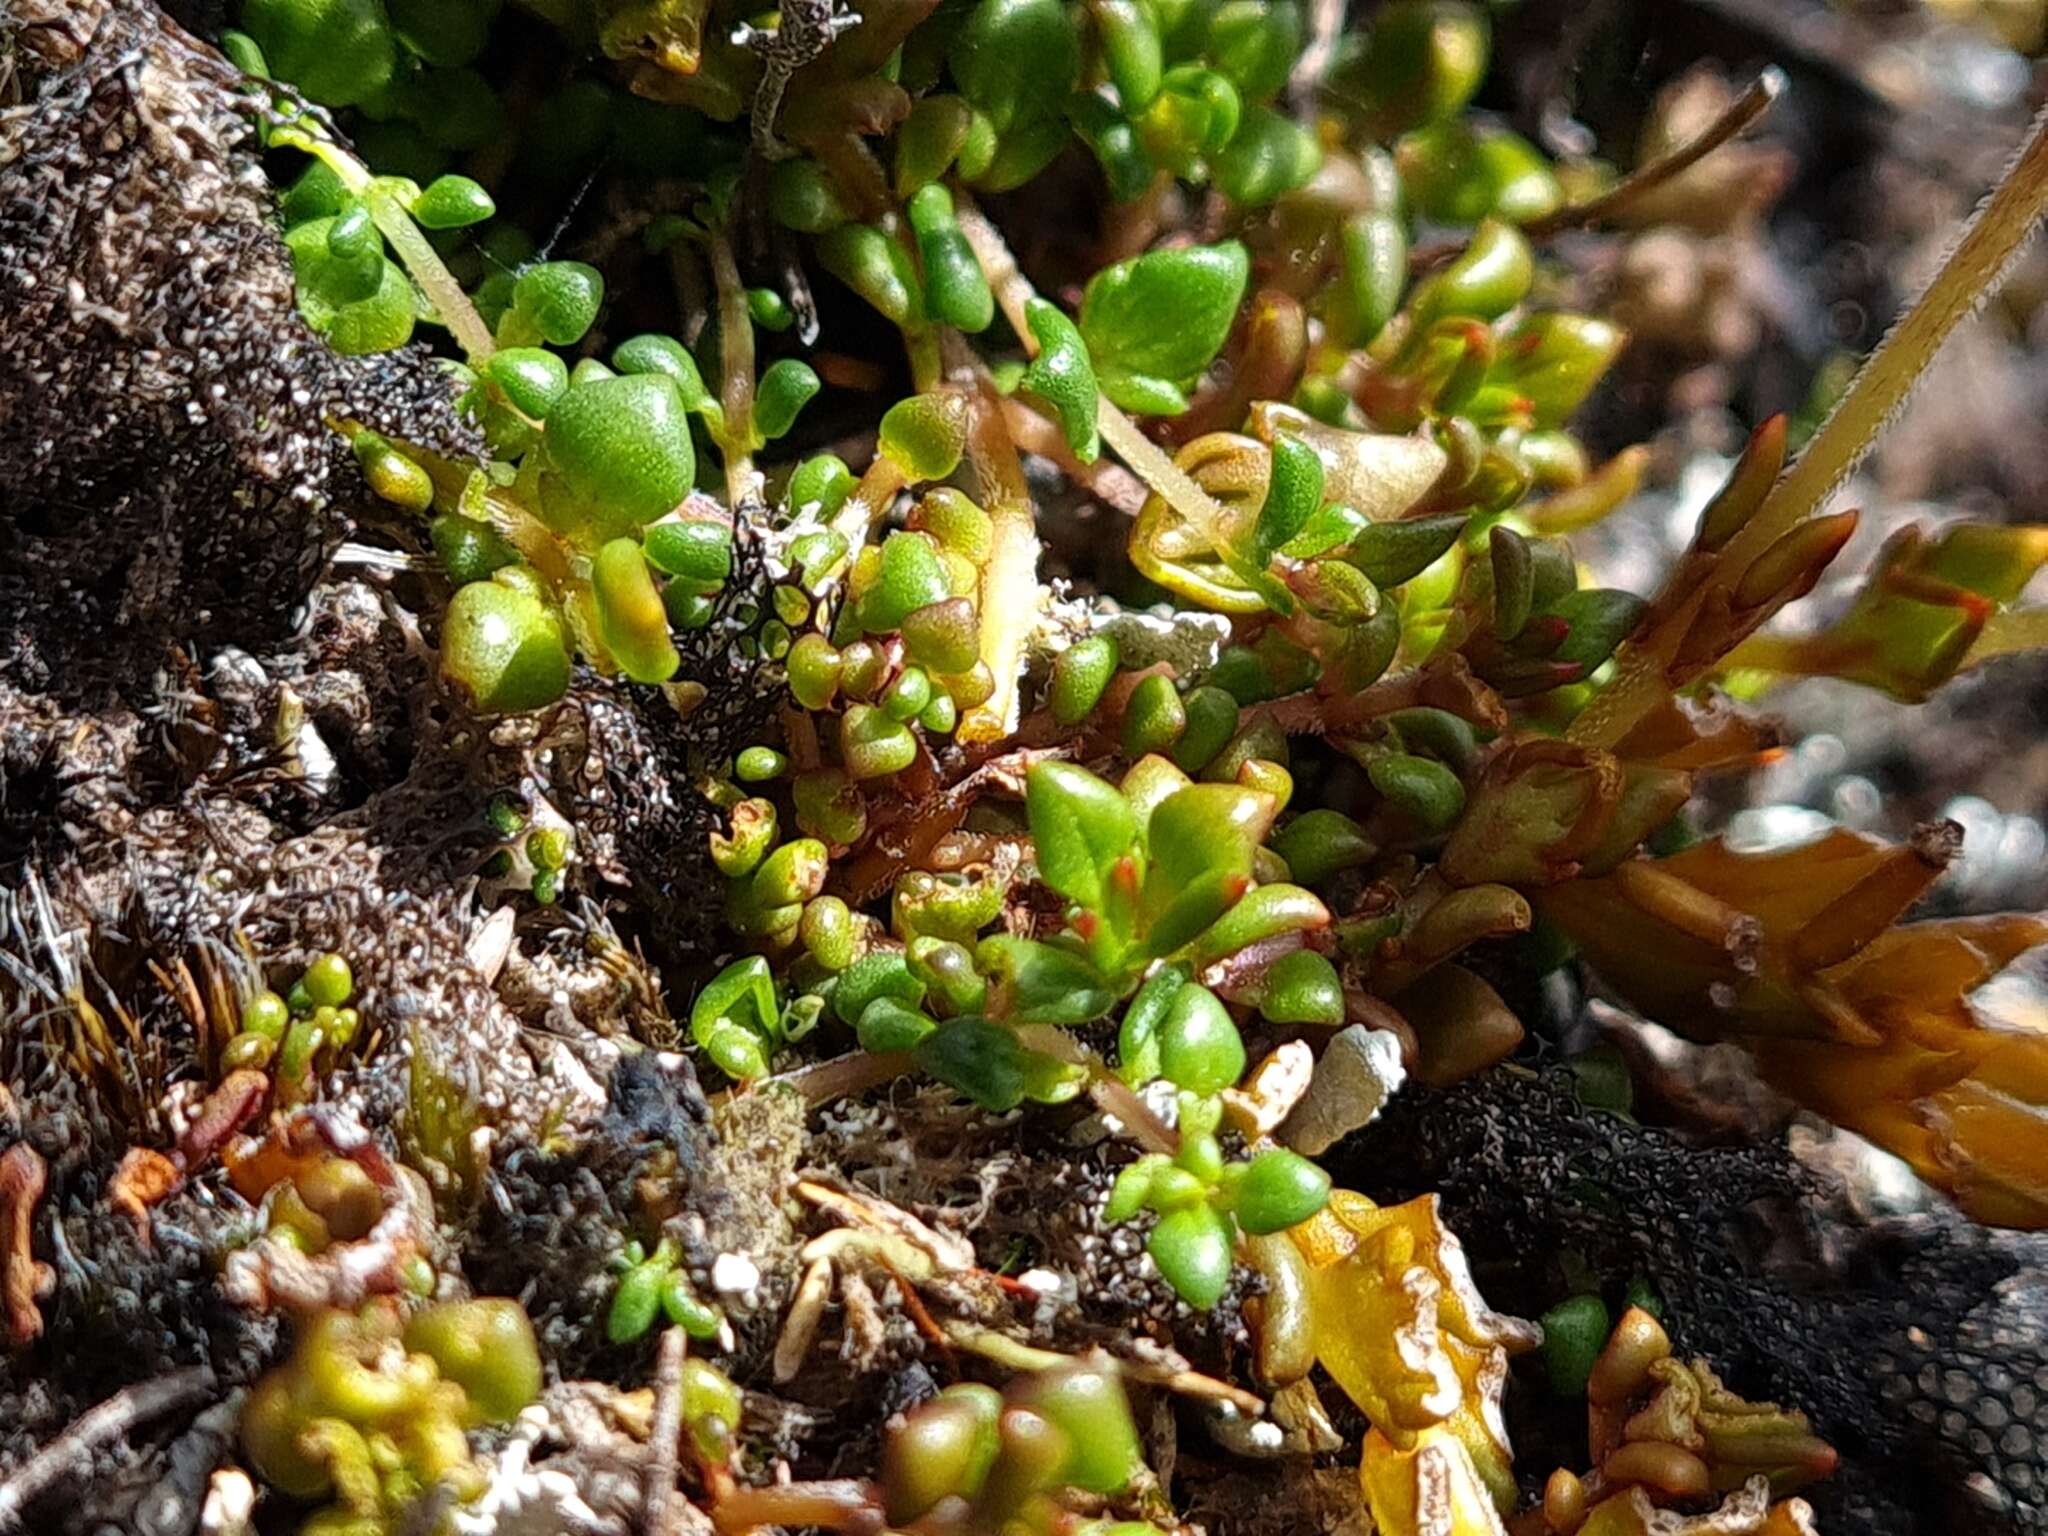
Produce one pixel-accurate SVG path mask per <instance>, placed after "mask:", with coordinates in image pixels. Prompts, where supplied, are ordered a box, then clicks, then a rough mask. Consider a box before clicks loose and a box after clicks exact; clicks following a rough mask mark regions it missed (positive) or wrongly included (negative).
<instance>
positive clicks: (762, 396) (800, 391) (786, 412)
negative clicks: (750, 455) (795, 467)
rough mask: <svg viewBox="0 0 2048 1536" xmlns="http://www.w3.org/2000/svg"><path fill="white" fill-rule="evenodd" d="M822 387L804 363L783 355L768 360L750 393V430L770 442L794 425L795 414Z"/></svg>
mask: <svg viewBox="0 0 2048 1536" xmlns="http://www.w3.org/2000/svg"><path fill="white" fill-rule="evenodd" d="M824 387H825V385H824V381H823V380H821V379H820V378H819V377H818V375H817V373H816V372H815V371H814V370H813V369H812V368H811V366H810V365H809V364H808V363H800V362H798V361H797V360H796V359H795V358H792V357H785V358H782V359H781V360H779V361H777V362H774V363H771V364H769V366H768V371H767V372H766V373H764V374H762V375H761V382H760V384H759V386H758V387H757V388H756V390H755V393H754V430H755V431H756V432H758V433H760V435H761V436H762V437H763V438H766V439H768V440H770V441H773V440H774V439H775V438H778V437H781V436H782V435H783V434H784V433H786V432H787V431H789V429H790V428H791V427H793V426H795V425H796V418H797V413H798V412H800V411H801V410H803V408H804V407H805V406H806V405H807V404H809V403H810V400H811V397H812V396H813V395H815V394H817V392H818V391H819V390H821V389H823V388H824Z"/></svg>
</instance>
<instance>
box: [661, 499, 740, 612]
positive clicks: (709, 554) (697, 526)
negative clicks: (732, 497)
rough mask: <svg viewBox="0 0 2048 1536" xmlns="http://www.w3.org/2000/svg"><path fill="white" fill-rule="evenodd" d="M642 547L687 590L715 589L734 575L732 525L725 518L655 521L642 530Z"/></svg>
mask: <svg viewBox="0 0 2048 1536" xmlns="http://www.w3.org/2000/svg"><path fill="white" fill-rule="evenodd" d="M640 547H641V548H642V549H643V550H645V551H646V553H647V563H648V564H649V565H651V566H653V567H654V568H655V569H656V570H658V571H661V572H663V573H664V574H666V575H669V576H672V577H674V578H675V579H676V580H677V581H679V582H681V583H682V584H683V589H684V590H685V591H686V592H693V593H695V592H715V591H717V590H718V588H720V587H722V586H724V585H725V583H726V581H727V580H728V579H729V578H730V577H731V576H732V525H731V524H730V523H728V522H726V521H725V520H724V519H723V518H716V517H696V518H686V519H683V520H681V521H677V522H665V523H654V524H651V525H649V526H648V527H646V528H644V529H642V530H641V532H640Z"/></svg>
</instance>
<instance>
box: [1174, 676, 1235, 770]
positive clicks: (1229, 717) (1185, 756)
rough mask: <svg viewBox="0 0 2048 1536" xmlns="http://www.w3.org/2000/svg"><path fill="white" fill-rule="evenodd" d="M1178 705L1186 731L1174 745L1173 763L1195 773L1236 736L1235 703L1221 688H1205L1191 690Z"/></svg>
mask: <svg viewBox="0 0 2048 1536" xmlns="http://www.w3.org/2000/svg"><path fill="white" fill-rule="evenodd" d="M1181 705H1182V708H1183V709H1184V710H1185V711H1186V715H1187V728H1186V730H1184V731H1183V732H1182V733H1181V738H1180V740H1179V742H1177V743H1176V744H1175V745H1174V748H1173V760H1174V761H1175V762H1176V763H1178V764H1179V765H1180V766H1181V767H1182V768H1184V769H1185V770H1187V771H1188V772H1189V773H1198V772H1200V771H1201V769H1202V766H1203V765H1204V764H1205V763H1207V762H1208V761H1209V760H1210V759H1211V758H1213V757H1214V756H1215V755H1216V754H1217V753H1219V752H1221V751H1222V750H1223V749H1224V748H1225V747H1226V746H1228V745H1229V744H1230V739H1231V738H1232V737H1233V736H1235V735H1236V734H1237V716H1238V710H1237V700H1236V699H1234V698H1232V697H1231V696H1230V694H1229V693H1228V692H1226V691H1225V690H1224V689H1221V688H1217V687H1213V686H1209V687H1202V688H1196V689H1193V690H1191V691H1190V692H1189V693H1188V695H1187V697H1186V698H1185V699H1183V700H1182V701H1181Z"/></svg>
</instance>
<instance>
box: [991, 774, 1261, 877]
mask: <svg viewBox="0 0 2048 1536" xmlns="http://www.w3.org/2000/svg"><path fill="white" fill-rule="evenodd" d="M1024 806H1025V812H1026V814H1027V816H1028V818H1029V820H1030V824H1031V841H1032V844H1033V846H1034V847H1035V848H1036V849H1037V851H1038V872H1039V877H1040V878H1041V879H1043V880H1044V881H1045V883H1046V884H1047V885H1048V886H1050V887H1051V888H1052V889H1053V890H1054V891H1056V892H1058V893H1059V894H1060V895H1062V896H1064V897H1066V899H1067V900H1069V901H1071V902H1073V903H1074V904H1075V905H1076V906H1079V907H1082V908H1089V909H1099V908H1101V907H1102V906H1103V905H1104V896H1105V893H1106V890H1107V887H1108V884H1109V879H1110V871H1111V869H1112V868H1113V867H1114V866H1115V864H1116V863H1117V861H1118V860H1120V859H1123V858H1126V857H1128V856H1129V855H1131V854H1132V853H1133V852H1134V851H1135V850H1136V848H1137V841H1138V823H1137V818H1136V817H1135V816H1134V815H1133V814H1132V812H1131V806H1130V802H1129V801H1127V800H1125V799H1124V797H1123V796H1122V795H1120V794H1119V793H1117V791H1116V790H1115V789H1113V788H1111V787H1110V786H1109V785H1108V784H1106V783H1104V782H1103V781H1102V780H1101V779H1098V778H1097V777H1096V776H1095V775H1094V774H1092V773H1090V772H1089V771H1088V770H1087V769H1085V768H1077V767H1075V766H1074V765H1073V764H1071V763H1059V762H1042V763H1037V764H1034V765H1033V767H1032V769H1031V772H1030V773H1029V774H1028V775H1027V776H1026V778H1025V781H1024ZM1247 857H1249V855H1247Z"/></svg>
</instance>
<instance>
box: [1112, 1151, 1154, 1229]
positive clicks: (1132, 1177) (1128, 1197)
mask: <svg viewBox="0 0 2048 1536" xmlns="http://www.w3.org/2000/svg"><path fill="white" fill-rule="evenodd" d="M1165 1166H1166V1159H1165V1157H1164V1156H1162V1155H1161V1154H1159V1153H1157V1152H1153V1153H1149V1154H1147V1155H1146V1156H1144V1157H1141V1158H1139V1159H1138V1160H1137V1161H1136V1162H1134V1163H1130V1164H1128V1165H1126V1166H1125V1168H1124V1169H1123V1171H1122V1172H1121V1173H1119V1174H1118V1175H1117V1176H1116V1182H1115V1183H1114V1184H1112V1185H1110V1187H1109V1198H1108V1199H1107V1200H1106V1201H1104V1202H1103V1206H1102V1223H1103V1225H1104V1226H1109V1227H1113V1226H1116V1225H1118V1224H1119V1223H1121V1222H1126V1221H1129V1220H1130V1219H1131V1218H1132V1217H1133V1216H1135V1215H1137V1214H1138V1212H1140V1211H1142V1210H1144V1209H1145V1207H1146V1206H1147V1205H1148V1204H1149V1203H1150V1202H1151V1198H1152V1181H1153V1179H1154V1178H1156V1177H1157V1176H1158V1174H1159V1172H1160V1170H1161V1169H1163V1168H1164V1167H1165Z"/></svg>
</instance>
